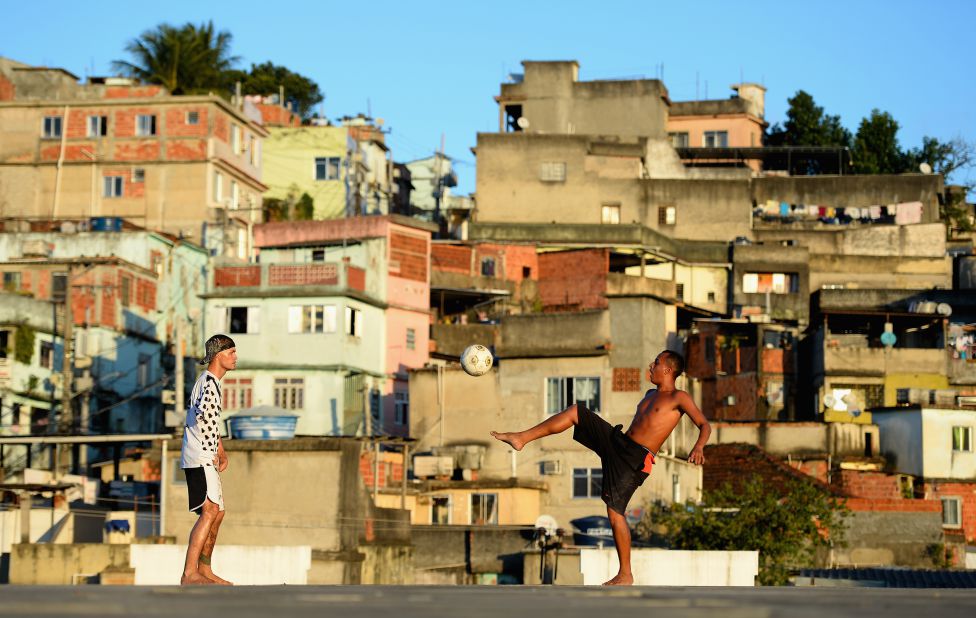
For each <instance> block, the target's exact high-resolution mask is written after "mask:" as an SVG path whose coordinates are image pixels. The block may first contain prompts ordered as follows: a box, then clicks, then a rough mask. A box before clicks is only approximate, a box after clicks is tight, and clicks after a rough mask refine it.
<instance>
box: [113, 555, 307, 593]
mask: <svg viewBox="0 0 976 618" xmlns="http://www.w3.org/2000/svg"><path fill="white" fill-rule="evenodd" d="M185 559H186V546H185V545H132V553H131V557H130V558H129V563H130V565H131V566H132V567H133V568H134V569H135V571H136V578H135V584H136V585H137V586H167V585H174V586H175V585H178V584H179V583H180V575H182V573H183V562H184V560H185ZM311 567H312V548H311V547H309V546H307V545H306V546H300V545H299V546H295V545H292V546H287V547H286V546H271V547H261V546H256V545H223V546H221V545H217V546H216V547H215V548H214V554H213V569H214V572H215V573H217V574H219V575H220V576H221V577H223V578H224V579H226V580H228V581H232V582H234V584H236V585H251V586H274V585H281V584H288V585H302V584H306V583H308V572H309V569H311Z"/></svg>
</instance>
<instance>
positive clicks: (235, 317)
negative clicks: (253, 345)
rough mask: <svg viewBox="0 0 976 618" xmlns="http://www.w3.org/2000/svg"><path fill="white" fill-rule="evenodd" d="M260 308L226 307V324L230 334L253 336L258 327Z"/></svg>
mask: <svg viewBox="0 0 976 618" xmlns="http://www.w3.org/2000/svg"><path fill="white" fill-rule="evenodd" d="M260 318H261V308H260V307H228V308H227V323H228V324H230V329H229V330H230V332H231V334H241V335H253V334H254V333H257V332H258V328H259V326H260V324H259V323H260Z"/></svg>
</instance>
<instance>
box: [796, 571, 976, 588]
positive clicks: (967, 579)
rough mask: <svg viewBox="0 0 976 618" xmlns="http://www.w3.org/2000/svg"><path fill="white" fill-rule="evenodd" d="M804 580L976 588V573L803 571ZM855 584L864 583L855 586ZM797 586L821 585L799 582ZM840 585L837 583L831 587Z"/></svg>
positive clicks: (888, 585) (910, 586)
mask: <svg viewBox="0 0 976 618" xmlns="http://www.w3.org/2000/svg"><path fill="white" fill-rule="evenodd" d="M798 576H799V577H800V578H812V579H814V580H816V579H828V580H848V581H850V582H852V583H851V585H853V586H857V585H864V584H867V583H868V582H871V583H873V584H874V585H877V586H881V587H885V588H976V571H948V570H946V571H935V570H925V569H883V568H880V569H803V570H801V571H800V573H799V574H798ZM853 582H861V583H860V584H858V583H853ZM797 585H814V586H815V585H817V584H816V581H811V582H806V581H802V580H801V581H797ZM828 585H837V584H828Z"/></svg>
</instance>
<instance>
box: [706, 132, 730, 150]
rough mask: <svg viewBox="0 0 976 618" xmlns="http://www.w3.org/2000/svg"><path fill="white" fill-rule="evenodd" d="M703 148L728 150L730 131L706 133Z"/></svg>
mask: <svg viewBox="0 0 976 618" xmlns="http://www.w3.org/2000/svg"><path fill="white" fill-rule="evenodd" d="M702 146H704V147H705V148H728V146H729V132H728V131H705V135H704V136H703V137H702Z"/></svg>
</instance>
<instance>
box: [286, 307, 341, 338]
mask: <svg viewBox="0 0 976 618" xmlns="http://www.w3.org/2000/svg"><path fill="white" fill-rule="evenodd" d="M288 332H289V333H334V332H336V308H335V305H292V306H291V307H289V308H288Z"/></svg>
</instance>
